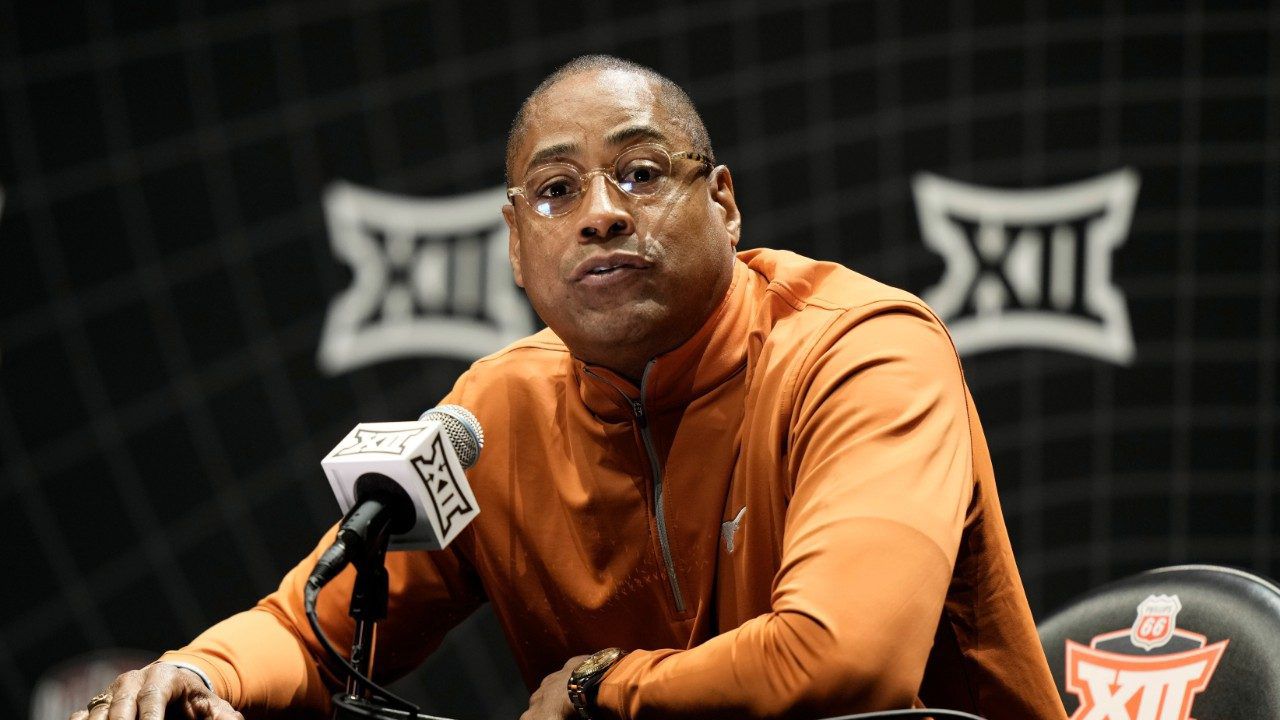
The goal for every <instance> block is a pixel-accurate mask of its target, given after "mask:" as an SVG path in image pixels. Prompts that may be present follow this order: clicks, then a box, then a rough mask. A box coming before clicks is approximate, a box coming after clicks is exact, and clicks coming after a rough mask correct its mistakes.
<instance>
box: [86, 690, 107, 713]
mask: <svg viewBox="0 0 1280 720" xmlns="http://www.w3.org/2000/svg"><path fill="white" fill-rule="evenodd" d="M110 704H111V693H108V692H101V693H98V694H97V695H94V696H93V697H91V698H89V704H88V705H87V706H85V707H86V708H87V709H88V710H89V712H93V709H94V708H96V707H98V706H99V705H110Z"/></svg>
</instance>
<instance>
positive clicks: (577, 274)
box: [572, 253, 652, 281]
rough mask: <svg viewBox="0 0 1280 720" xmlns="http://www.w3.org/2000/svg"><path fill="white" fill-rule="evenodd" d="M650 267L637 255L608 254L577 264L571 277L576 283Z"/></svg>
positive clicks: (650, 265)
mask: <svg viewBox="0 0 1280 720" xmlns="http://www.w3.org/2000/svg"><path fill="white" fill-rule="evenodd" d="M650 267H652V264H651V263H649V262H647V261H645V259H644V258H642V257H640V256H638V255H632V254H631V253H610V254H609V255H605V256H603V257H597V258H591V259H588V260H585V261H583V262H581V263H579V264H578V267H576V268H574V272H573V276H572V277H573V279H574V280H578V281H580V280H584V279H587V278H605V277H609V276H611V275H619V274H621V273H623V272H624V271H627V270H646V269H648V268H650Z"/></svg>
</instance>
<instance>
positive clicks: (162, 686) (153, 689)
mask: <svg viewBox="0 0 1280 720" xmlns="http://www.w3.org/2000/svg"><path fill="white" fill-rule="evenodd" d="M180 692H182V691H181V690H180V689H178V688H175V687H173V679H172V678H170V679H169V682H165V681H164V680H162V679H159V678H155V677H151V678H148V681H147V683H146V684H145V685H143V686H142V688H141V689H139V690H138V694H137V696H136V697H137V703H138V720H164V710H165V708H167V707H168V706H169V700H170V699H171V698H173V696H174V695H175V694H177V693H180ZM108 720H115V718H108Z"/></svg>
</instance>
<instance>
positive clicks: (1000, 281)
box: [912, 169, 1138, 365]
mask: <svg viewBox="0 0 1280 720" xmlns="http://www.w3.org/2000/svg"><path fill="white" fill-rule="evenodd" d="M912 189H913V191H914V194H915V201H916V210H917V213H918V215H919V219H920V232H921V234H922V235H923V237H924V242H925V244H926V245H928V246H929V247H930V248H931V249H933V250H934V251H935V252H937V253H938V254H940V255H942V257H943V259H944V260H945V261H946V269H945V270H944V272H943V276H942V279H941V281H939V283H938V284H937V285H935V286H933V287H931V288H929V289H928V290H926V291H925V292H924V293H923V297H924V300H925V302H927V303H929V305H930V306H931V307H932V308H933V309H934V310H935V311H936V312H937V313H938V314H939V315H940V316H941V317H942V319H943V320H944V321H946V323H947V326H948V327H949V328H950V329H951V336H952V338H953V339H954V340H955V343H956V349H957V350H959V351H960V353H961V354H965V355H971V354H975V353H980V352H985V351H987V350H999V349H1004V348H1046V349H1051V350H1059V351H1062V352H1070V353H1077V354H1082V355H1087V356H1090V357H1095V358H1098V359H1100V360H1106V361H1109V362H1113V363H1118V364H1122V365H1127V364H1129V363H1130V362H1132V360H1133V353H1134V343H1133V333H1132V331H1131V329H1130V327H1129V312H1128V308H1127V307H1126V305H1125V298H1124V294H1123V293H1122V292H1121V291H1120V289H1119V288H1118V287H1116V285H1115V283H1114V282H1113V281H1112V277H1111V274H1112V273H1111V269H1112V265H1111V255H1112V253H1113V252H1114V251H1115V250H1116V248H1118V247H1120V245H1122V244H1124V242H1125V239H1126V238H1127V236H1128V232H1129V223H1130V220H1131V219H1132V216H1133V207H1134V202H1135V199H1136V197H1137V193H1138V174H1137V173H1136V172H1134V171H1133V170H1129V169H1124V170H1117V171H1115V172H1112V173H1108V174H1106V175H1101V176H1099V177H1095V178H1091V179H1089V180H1084V181H1081V182H1077V183H1072V184H1070V185H1060V186H1057V187H1049V188H1037V189H1033V190H1001V189H996V188H988V187H980V186H977V185H970V184H968V183H962V182H958V181H955V180H950V179H947V178H944V177H940V176H938V175H933V174H931V173H921V174H919V175H917V176H916V178H915V180H914V181H913V183H912Z"/></svg>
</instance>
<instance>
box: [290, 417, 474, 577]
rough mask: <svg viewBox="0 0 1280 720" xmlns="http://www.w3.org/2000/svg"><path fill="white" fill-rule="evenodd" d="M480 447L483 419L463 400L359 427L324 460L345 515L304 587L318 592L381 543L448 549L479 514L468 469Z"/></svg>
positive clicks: (398, 547) (406, 547)
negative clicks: (413, 416) (407, 417)
mask: <svg viewBox="0 0 1280 720" xmlns="http://www.w3.org/2000/svg"><path fill="white" fill-rule="evenodd" d="M483 447H484V430H483V429H481V427H480V421H478V420H476V417H475V415H473V414H471V411H469V410H467V409H466V408H463V407H460V406H458V405H441V406H439V407H436V408H432V409H431V410H428V411H426V412H424V413H423V414H422V415H421V417H419V418H418V420H417V421H415V422H388V423H360V424H359V425H356V426H355V428H353V429H352V430H351V432H350V433H348V434H347V436H346V437H345V438H343V439H342V441H341V442H339V443H338V444H337V446H336V447H334V448H333V450H332V451H330V452H329V454H328V455H327V456H325V458H324V459H323V460H321V461H320V465H321V467H323V468H324V472H325V475H326V476H327V477H328V478H329V485H330V487H332V488H333V494H334V495H335V496H337V499H338V505H339V507H341V509H342V510H343V512H344V513H345V516H344V517H343V520H342V523H341V525H339V527H338V535H337V539H336V540H335V541H334V543H333V545H332V546H330V547H329V549H328V550H326V551H325V552H324V554H323V555H321V557H320V560H319V561H318V562H317V563H316V566H315V569H314V570H312V572H311V576H310V578H309V579H308V580H307V584H308V585H311V586H313V587H314V589H315V590H316V591H317V592H318V591H319V589H320V588H321V587H323V586H324V585H325V584H326V583H328V582H329V581H330V580H332V579H333V578H334V577H335V576H336V575H337V574H338V573H339V572H340V571H341V570H342V569H343V568H344V567H346V566H347V565H349V564H350V563H352V562H355V563H357V565H359V563H360V562H362V561H363V560H364V559H365V558H367V557H369V556H370V555H371V553H374V552H378V551H379V550H380V549H381V548H387V549H390V550H411V549H427V550H439V549H442V548H444V547H446V546H447V545H448V544H449V543H450V542H452V541H453V539H454V538H456V537H457V536H458V534H459V533H460V532H462V529H463V528H464V527H466V526H467V525H468V524H469V523H470V522H471V521H472V520H474V519H475V517H476V515H478V514H479V513H480V508H479V507H478V506H477V505H476V499H475V496H474V495H473V494H472V493H471V486H470V485H469V484H468V483H467V476H466V475H465V474H464V473H463V470H465V469H466V468H469V467H471V466H472V465H474V464H475V462H476V460H477V459H478V458H479V456H480V449H481V448H483ZM378 561H379V562H381V558H380V557H379V558H378Z"/></svg>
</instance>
